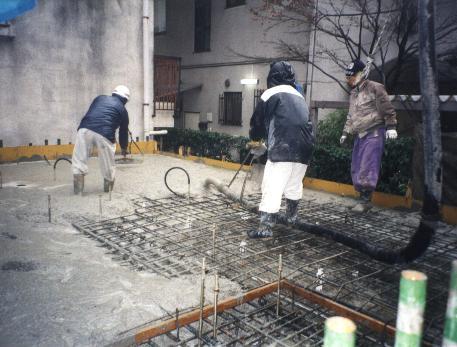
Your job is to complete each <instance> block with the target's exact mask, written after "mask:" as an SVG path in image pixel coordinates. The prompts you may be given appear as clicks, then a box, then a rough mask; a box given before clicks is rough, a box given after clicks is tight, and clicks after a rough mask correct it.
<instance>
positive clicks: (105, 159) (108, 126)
mask: <svg viewBox="0 0 457 347" xmlns="http://www.w3.org/2000/svg"><path fill="white" fill-rule="evenodd" d="M129 98H130V91H129V89H128V88H127V87H126V86H122V85H120V86H117V87H116V88H114V90H113V92H112V94H111V96H108V95H99V96H97V97H96V98H95V99H94V101H93V102H92V104H91V105H90V107H89V110H88V111H87V113H86V115H85V116H84V118H83V119H82V120H81V123H80V124H79V127H78V133H77V135H76V142H75V147H74V149H73V157H72V171H73V182H74V192H75V194H79V193H82V192H83V189H84V176H85V175H87V173H88V171H89V169H88V166H87V161H88V160H89V155H90V153H91V150H92V148H93V147H94V146H95V147H97V151H98V158H99V162H100V169H101V171H102V175H103V178H104V191H105V192H109V191H110V190H112V189H113V185H114V174H115V172H114V171H115V168H114V163H115V161H114V154H115V152H116V138H115V133H116V130H117V129H118V128H119V144H120V146H121V150H122V155H124V156H125V155H126V154H127V145H128V125H129V115H128V112H127V110H126V108H125V104H126V103H127V101H128V100H129Z"/></svg>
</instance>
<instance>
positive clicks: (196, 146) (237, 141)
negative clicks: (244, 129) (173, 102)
mask: <svg viewBox="0 0 457 347" xmlns="http://www.w3.org/2000/svg"><path fill="white" fill-rule="evenodd" d="M248 141H249V139H248V138H247V137H244V136H231V135H227V134H221V133H216V132H206V131H199V130H191V129H177V128H170V129H168V135H167V136H164V139H163V150H164V151H171V152H178V149H179V147H180V146H184V147H190V149H191V154H192V155H196V156H200V157H207V158H213V159H222V158H225V159H226V160H228V161H231V162H239V161H240V160H242V159H244V157H245V156H246V154H247V150H246V143H247V142H248Z"/></svg>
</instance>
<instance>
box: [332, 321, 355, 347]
mask: <svg viewBox="0 0 457 347" xmlns="http://www.w3.org/2000/svg"><path fill="white" fill-rule="evenodd" d="M356 330H357V327H356V325H355V324H354V322H353V321H351V320H350V319H347V318H344V317H331V318H328V319H327V320H326V321H325V332H324V334H325V335H324V347H354V346H355V331H356Z"/></svg>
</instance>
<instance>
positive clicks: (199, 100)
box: [155, 0, 309, 135]
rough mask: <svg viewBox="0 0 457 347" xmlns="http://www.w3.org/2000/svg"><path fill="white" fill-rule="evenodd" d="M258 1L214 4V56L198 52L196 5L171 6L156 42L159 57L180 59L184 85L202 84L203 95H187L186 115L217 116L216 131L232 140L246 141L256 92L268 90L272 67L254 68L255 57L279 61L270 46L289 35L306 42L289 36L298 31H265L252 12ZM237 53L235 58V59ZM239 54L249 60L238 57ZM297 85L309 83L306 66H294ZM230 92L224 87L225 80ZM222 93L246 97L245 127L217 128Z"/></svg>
mask: <svg viewBox="0 0 457 347" xmlns="http://www.w3.org/2000/svg"><path fill="white" fill-rule="evenodd" d="M259 3H260V2H259V1H258V0H247V1H246V5H242V6H238V7H233V8H228V9H226V8H225V0H212V8H211V12H212V16H211V50H210V51H209V52H201V53H195V52H194V0H168V1H167V30H166V33H165V34H160V35H156V36H155V48H156V54H160V55H167V56H175V57H180V58H181V59H182V60H181V63H182V71H181V81H182V82H183V83H184V84H185V85H199V84H202V88H201V90H193V91H188V92H185V93H184V105H183V109H184V112H198V113H202V114H203V115H204V116H205V117H206V114H207V113H212V114H213V123H212V124H210V125H209V128H211V130H212V131H218V132H224V133H228V134H233V135H247V134H248V131H249V119H250V117H251V115H252V112H253V103H254V89H255V88H261V89H265V88H266V77H267V75H268V71H269V64H268V63H262V64H252V63H249V62H250V61H251V62H252V60H253V59H252V58H253V57H267V58H275V57H279V56H281V53H280V52H278V51H277V50H276V47H275V46H274V44H273V43H271V42H275V41H276V42H277V41H279V39H284V38H286V37H288V36H289V35H290V37H291V38H293V39H300V40H304V44H305V45H307V44H308V41H309V37H302V36H300V37H297V36H292V34H288V32H289V31H291V30H293V29H296V28H289V27H286V26H282V27H281V26H278V27H276V28H274V29H272V30H270V31H266V30H265V28H266V26H265V25H262V23H261V22H260V21H255V20H253V15H252V13H251V11H250V9H251V7H253V6H256V5H258V4H259ZM235 52H236V53H235ZM237 53H240V54H242V55H244V56H245V57H242V56H240V54H237ZM292 65H293V66H294V68H295V70H296V73H297V78H298V80H299V82H301V83H304V82H305V80H306V65H304V64H301V63H295V62H292ZM249 77H252V78H258V79H259V84H258V85H256V86H243V85H241V83H240V80H241V79H242V78H249ZM226 79H229V80H230V86H229V87H225V84H224V82H225V80H226ZM223 92H242V93H243V105H242V112H243V114H242V126H241V127H240V126H228V125H220V124H218V113H219V95H220V94H222V93H223Z"/></svg>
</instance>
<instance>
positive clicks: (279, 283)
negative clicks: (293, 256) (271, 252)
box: [276, 254, 282, 316]
mask: <svg viewBox="0 0 457 347" xmlns="http://www.w3.org/2000/svg"><path fill="white" fill-rule="evenodd" d="M281 279H282V254H280V255H279V261H278V290H277V301H276V316H279V304H280V300H281Z"/></svg>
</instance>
